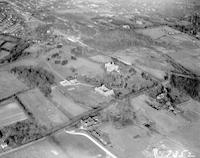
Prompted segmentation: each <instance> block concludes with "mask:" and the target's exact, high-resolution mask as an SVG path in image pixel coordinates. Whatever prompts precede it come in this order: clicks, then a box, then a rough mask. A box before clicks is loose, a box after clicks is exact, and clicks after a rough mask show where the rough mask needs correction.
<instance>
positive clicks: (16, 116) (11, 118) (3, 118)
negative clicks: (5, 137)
mask: <svg viewBox="0 0 200 158" xmlns="http://www.w3.org/2000/svg"><path fill="white" fill-rule="evenodd" d="M19 106H20V105H18V103H17V102H10V103H6V102H5V103H3V102H2V103H1V104H0V126H1V127H3V126H7V125H10V124H13V123H15V122H18V121H22V120H25V119H27V116H26V114H25V113H24V111H23V110H22V109H21V108H20V107H19Z"/></svg>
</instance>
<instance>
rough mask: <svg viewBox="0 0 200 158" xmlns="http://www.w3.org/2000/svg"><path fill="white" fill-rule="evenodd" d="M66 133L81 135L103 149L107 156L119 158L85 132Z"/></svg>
mask: <svg viewBox="0 0 200 158" xmlns="http://www.w3.org/2000/svg"><path fill="white" fill-rule="evenodd" d="M65 132H66V133H68V134H72V135H81V136H84V137H86V138H88V139H89V140H91V141H92V142H93V143H94V144H95V145H97V146H98V147H99V148H100V149H102V150H103V151H104V152H105V153H106V154H107V155H109V157H110V158H117V156H115V155H114V154H113V153H111V152H110V151H109V150H108V149H107V148H105V147H104V146H103V145H102V144H100V143H99V142H98V141H97V140H95V139H94V138H93V137H91V136H90V135H89V134H87V133H84V132H76V131H67V130H65Z"/></svg>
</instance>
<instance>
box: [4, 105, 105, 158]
mask: <svg viewBox="0 0 200 158" xmlns="http://www.w3.org/2000/svg"><path fill="white" fill-rule="evenodd" d="M105 107H107V105H105V106H104V107H99V108H96V109H92V110H89V111H87V112H85V113H83V114H81V115H79V116H76V117H74V118H73V119H72V120H71V121H70V122H67V123H65V124H63V125H61V126H59V127H57V128H54V129H53V130H51V131H49V132H47V134H46V135H45V136H43V137H41V138H39V139H38V140H35V141H32V142H29V143H26V144H24V145H21V146H20V147H16V148H13V149H10V150H8V151H5V152H3V153H0V157H1V156H3V155H6V154H8V153H10V152H13V151H17V150H18V149H23V148H25V147H27V146H31V145H33V144H36V143H37V142H40V141H42V140H44V139H46V138H48V137H49V136H52V135H54V134H56V133H59V132H60V131H62V130H65V129H66V130H67V129H70V128H71V127H72V126H73V125H75V124H76V123H77V122H79V120H81V119H82V118H84V117H88V116H90V115H94V114H95V113H97V112H99V111H101V110H103V109H104V108H105Z"/></svg>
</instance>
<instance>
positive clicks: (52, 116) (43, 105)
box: [18, 89, 68, 128]
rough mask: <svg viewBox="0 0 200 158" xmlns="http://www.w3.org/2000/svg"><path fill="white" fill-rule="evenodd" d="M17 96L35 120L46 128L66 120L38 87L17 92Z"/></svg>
mask: <svg viewBox="0 0 200 158" xmlns="http://www.w3.org/2000/svg"><path fill="white" fill-rule="evenodd" d="M18 97H19V99H20V100H21V102H22V103H23V104H24V105H25V106H26V107H27V109H28V110H29V111H30V112H31V113H32V114H33V117H34V118H36V121H38V123H39V124H41V125H44V126H46V127H47V128H52V127H55V126H58V125H60V124H62V123H64V122H67V121H68V118H67V117H66V116H65V115H64V114H63V113H62V112H61V111H59V110H58V109H57V108H56V107H55V106H54V105H53V104H52V103H51V102H50V101H49V100H48V99H46V98H45V97H44V95H43V94H42V93H41V92H40V91H39V90H38V89H33V90H31V91H29V92H27V93H25V94H19V95H18Z"/></svg>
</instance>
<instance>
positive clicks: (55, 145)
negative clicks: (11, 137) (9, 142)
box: [4, 131, 105, 158]
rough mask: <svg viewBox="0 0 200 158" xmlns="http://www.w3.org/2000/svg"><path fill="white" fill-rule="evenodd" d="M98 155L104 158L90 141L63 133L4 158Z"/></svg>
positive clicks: (90, 157) (89, 157)
mask: <svg viewBox="0 0 200 158" xmlns="http://www.w3.org/2000/svg"><path fill="white" fill-rule="evenodd" d="M99 155H100V157H102V158H104V157H105V153H104V152H102V151H101V150H100V149H99V148H98V147H97V146H94V145H93V143H92V142H91V141H90V140H88V139H87V138H84V137H83V136H72V135H69V134H67V133H65V132H64V131H63V132H61V133H58V134H55V135H54V136H52V137H50V138H48V139H44V140H41V141H39V142H36V143H35V144H33V145H32V146H28V147H25V148H23V149H20V150H18V151H16V152H13V153H10V154H7V155H6V156H4V158H26V157H29V158H36V157H48V158H54V157H55V156H56V157H58V158H65V157H66V158H76V157H82V158H94V157H97V156H98V157H99Z"/></svg>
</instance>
